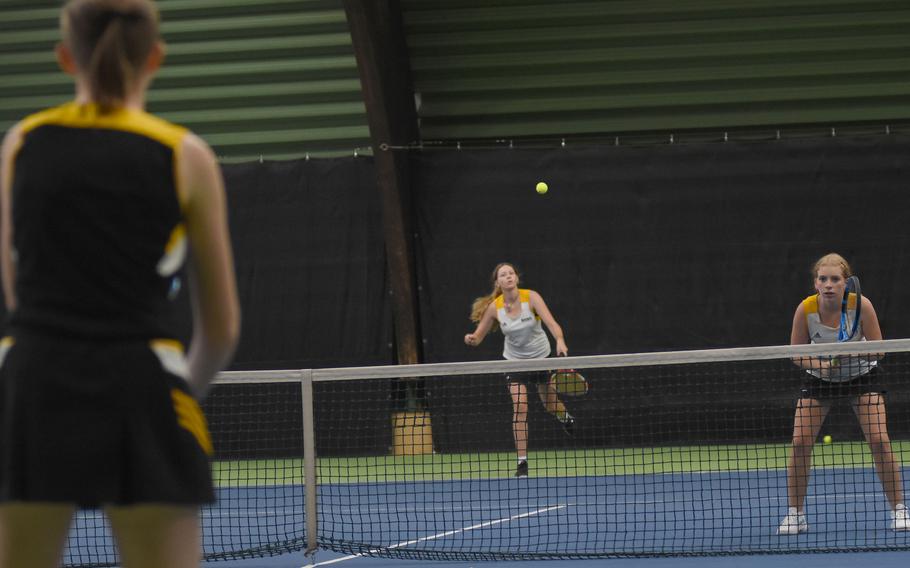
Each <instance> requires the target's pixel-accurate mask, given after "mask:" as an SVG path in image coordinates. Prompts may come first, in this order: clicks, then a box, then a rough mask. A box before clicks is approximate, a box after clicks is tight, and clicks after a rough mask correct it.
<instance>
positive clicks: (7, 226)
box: [0, 126, 21, 311]
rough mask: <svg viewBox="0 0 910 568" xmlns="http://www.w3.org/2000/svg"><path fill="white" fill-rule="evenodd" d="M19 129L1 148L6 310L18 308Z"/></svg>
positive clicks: (1, 265) (0, 242) (0, 252)
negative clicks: (16, 197)
mask: <svg viewBox="0 0 910 568" xmlns="http://www.w3.org/2000/svg"><path fill="white" fill-rule="evenodd" d="M20 139H21V135H20V132H19V127H18V126H15V127H13V128H11V129H10V130H9V132H8V133H7V134H6V137H5V138H4V140H3V146H2V148H0V271H2V273H3V300H4V302H5V303H6V309H7V310H8V311H12V310H13V309H15V307H16V290H15V287H14V286H15V282H16V261H15V259H14V258H13V257H14V253H13V212H12V204H13V199H12V191H13V154H14V152H15V151H16V148H18V146H19V142H20Z"/></svg>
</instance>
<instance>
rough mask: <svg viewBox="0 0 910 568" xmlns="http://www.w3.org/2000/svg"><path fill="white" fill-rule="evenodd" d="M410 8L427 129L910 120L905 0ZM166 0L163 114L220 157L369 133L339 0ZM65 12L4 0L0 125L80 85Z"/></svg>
mask: <svg viewBox="0 0 910 568" xmlns="http://www.w3.org/2000/svg"><path fill="white" fill-rule="evenodd" d="M377 1H382V0H377ZM401 2H402V11H403V19H404V22H405V30H406V41H407V44H408V47H409V50H410V54H411V67H412V76H413V79H414V87H415V90H416V92H417V94H418V101H419V109H418V114H419V116H420V129H421V137H422V139H423V140H425V141H429V140H447V141H452V140H469V139H497V138H511V137H549V136H572V135H576V136H582V135H592V136H595V135H613V134H624V133H648V132H658V131H661V132H666V131H678V130H687V129H705V130H712V129H713V130H717V129H736V128H754V127H758V126H773V127H788V126H795V125H825V126H837V127H841V126H845V125H850V124H877V123H899V122H901V121H905V122H906V121H910V33H907V31H906V30H907V29H910V1H908V0H599V1H597V0H589V1H573V0H560V1H555V0H401ZM158 4H159V6H160V8H161V11H162V15H163V19H164V25H163V33H164V36H165V39H166V40H167V41H168V43H169V60H168V62H167V64H166V65H165V68H164V69H163V70H162V72H161V74H160V77H159V79H158V81H157V83H156V85H155V88H154V89H153V90H152V94H151V97H150V99H149V107H150V110H152V111H153V112H157V113H160V114H162V115H163V116H164V117H165V118H168V119H170V120H173V121H175V122H178V123H181V124H185V125H187V126H189V127H190V128H193V129H194V130H196V131H197V132H199V133H200V134H202V135H203V136H204V137H205V138H206V139H207V140H209V142H210V143H211V144H212V145H213V146H214V147H215V149H216V152H217V153H218V154H219V155H220V156H222V157H223V158H224V159H226V160H247V159H258V157H259V156H263V157H266V158H290V157H300V156H303V155H306V154H307V153H309V154H311V155H333V154H334V155H337V154H347V153H351V152H352V151H354V149H355V148H365V147H368V146H369V131H368V128H367V120H366V116H365V110H364V106H363V103H362V95H361V92H360V82H359V79H358V73H357V69H356V62H355V60H354V56H353V52H352V47H351V39H350V34H349V32H348V28H347V23H346V21H345V15H344V10H343V9H342V6H341V2H340V0H160V1H159V2H158ZM59 5H60V2H59V1H49V0H3V1H2V2H0V78H2V80H0V129H3V130H5V129H6V128H7V127H8V126H9V125H10V124H12V122H13V121H14V120H16V119H18V118H19V117H21V116H22V115H24V114H26V113H28V112H31V111H33V110H36V109H38V108H41V107H45V106H49V105H52V104H56V103H59V102H62V101H64V100H66V99H67V98H69V97H70V96H71V86H70V82H69V80H68V79H67V78H66V77H65V76H64V75H63V74H61V73H59V72H58V71H57V70H56V66H55V64H54V61H53V54H52V51H51V49H52V46H53V44H54V43H55V42H56V41H57V21H56V18H57V11H58V8H59Z"/></svg>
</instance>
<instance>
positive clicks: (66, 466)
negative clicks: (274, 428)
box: [0, 0, 239, 568]
mask: <svg viewBox="0 0 910 568" xmlns="http://www.w3.org/2000/svg"><path fill="white" fill-rule="evenodd" d="M61 28H62V37H63V41H62V43H60V45H58V47H57V58H58V61H59V62H60V65H61V67H62V68H63V70H64V71H66V72H67V73H69V74H71V75H72V76H73V77H74V80H75V87H76V97H75V100H74V101H73V102H70V103H67V104H64V105H62V106H60V107H56V108H52V109H48V110H45V111H42V112H39V113H37V114H34V115H31V116H29V117H26V118H25V119H24V120H22V121H21V122H19V123H18V124H17V125H16V126H14V127H13V128H12V129H11V130H10V131H9V132H8V133H7V135H6V138H5V139H4V141H3V146H2V161H0V165H2V170H0V197H2V202H0V206H2V219H0V220H2V225H0V262H2V274H3V291H4V299H5V301H6V306H7V309H8V310H9V312H10V317H9V321H8V322H7V328H6V330H5V333H6V335H5V337H4V338H3V339H2V341H0V568H6V567H13V566H15V567H18V566H28V567H29V568H33V567H34V568H41V567H51V566H56V565H57V564H58V563H59V559H60V554H61V551H62V549H63V545H64V542H65V539H66V535H67V531H68V527H69V524H70V522H71V519H72V517H73V513H74V512H75V510H76V509H77V508H79V507H103V508H104V510H105V512H106V513H107V515H108V517H109V519H110V521H111V525H112V527H113V531H114V535H115V537H116V539H117V541H118V542H117V543H118V547H119V551H120V554H121V558H122V561H123V562H124V565H125V566H128V567H133V568H135V567H145V566H149V567H151V566H156V567H161V566H168V567H177V568H182V567H189V566H198V564H199V559H200V552H201V547H200V534H199V533H200V531H199V521H198V509H199V506H200V505H201V504H203V503H208V502H211V501H212V500H213V499H214V491H213V486H212V479H211V473H210V468H209V455H210V454H211V453H212V446H211V440H210V438H209V433H208V430H207V427H206V423H205V418H204V417H203V415H202V412H201V410H200V408H199V405H198V403H197V400H198V399H200V398H201V397H202V396H204V393H205V391H206V388H207V386H208V383H209V381H210V379H211V378H212V376H213V375H214V374H215V373H216V372H217V371H218V370H220V369H221V368H223V367H224V365H226V364H227V362H228V360H229V359H230V356H231V354H232V353H233V350H234V346H235V345H236V342H237V337H238V330H239V308H238V304H237V294H236V287H235V283H234V271H233V261H232V255H231V250H230V241H229V238H228V231H227V222H226V214H225V202H224V186H223V181H222V178H221V173H220V170H219V168H218V165H217V162H216V160H215V158H214V155H213V153H212V151H211V150H210V149H209V147H208V146H207V145H206V144H205V143H204V142H203V141H202V140H201V139H199V138H198V137H196V136H194V135H193V134H192V133H190V132H188V131H187V130H186V129H184V128H181V127H178V126H175V125H172V124H169V123H167V122H165V121H163V120H161V119H159V118H156V117H154V116H152V115H150V114H147V113H146V112H145V111H144V106H145V94H146V90H147V88H148V86H149V84H150V82H151V79H152V76H153V75H154V73H155V72H156V71H157V69H158V67H159V65H160V64H161V61H162V59H163V45H162V43H161V41H160V39H159V34H158V14H157V10H156V8H155V6H154V4H153V3H152V2H150V1H148V0H72V1H70V2H67V4H66V5H65V6H64V8H63V12H62V17H61ZM187 257H188V258H189V259H190V262H189V263H188V272H189V276H190V284H191V286H190V293H191V301H192V305H193V314H194V326H193V329H194V332H193V338H192V342H191V344H190V350H189V353H188V354H187V355H186V356H185V355H184V349H183V346H182V345H181V344H180V342H179V341H177V340H176V339H175V338H176V330H175V329H174V327H173V324H172V321H174V319H175V318H174V310H175V306H174V305H173V303H172V301H171V299H170V298H169V293H168V292H169V290H170V288H171V285H172V282H173V280H174V278H175V277H176V273H177V272H178V271H179V270H180V268H181V267H182V266H183V264H184V260H185V259H186V258H187Z"/></svg>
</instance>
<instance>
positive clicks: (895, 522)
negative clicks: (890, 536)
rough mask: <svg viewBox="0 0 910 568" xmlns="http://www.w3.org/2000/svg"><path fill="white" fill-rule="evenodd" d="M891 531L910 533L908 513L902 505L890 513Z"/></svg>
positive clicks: (909, 516) (909, 513)
mask: <svg viewBox="0 0 910 568" xmlns="http://www.w3.org/2000/svg"><path fill="white" fill-rule="evenodd" d="M891 530H894V531H910V512H908V511H907V506H906V505H904V504H903V503H901V504H900V505H898V506H897V507H895V508H894V510H893V511H891Z"/></svg>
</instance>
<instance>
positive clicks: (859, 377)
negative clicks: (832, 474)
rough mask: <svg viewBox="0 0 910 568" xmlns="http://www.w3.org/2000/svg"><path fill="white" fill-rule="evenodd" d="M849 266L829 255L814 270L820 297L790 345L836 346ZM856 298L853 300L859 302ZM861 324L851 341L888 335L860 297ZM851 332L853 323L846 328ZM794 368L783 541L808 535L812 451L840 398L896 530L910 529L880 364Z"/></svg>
mask: <svg viewBox="0 0 910 568" xmlns="http://www.w3.org/2000/svg"><path fill="white" fill-rule="evenodd" d="M851 275H852V271H851V270H850V265H849V264H847V261H846V260H844V258H843V257H842V256H841V255H839V254H835V253H831V254H827V255H825V256H823V257H821V258H820V259H818V261H817V262H816V263H815V266H814V268H813V270H812V276H813V280H814V282H815V291H816V293H815V294H813V295H812V296H809V297H808V298H806V299H805V300H803V301H802V302H800V304H799V305H798V306H797V307H796V313H795V314H794V315H793V327H792V329H791V331H790V343H791V344H792V345H803V344H806V343H834V342H836V341H837V340H838V330H839V329H840V325H841V304H842V302H843V299H844V294H846V293H847V279H848V278H849V277H850V276H851ZM855 299H856V296H855V295H854V296H853V297H852V298H849V297H848V302H855ZM861 308H862V309H861V310H860V314H861V315H860V322H859V328H858V329H857V333H856V335H855V336H854V338H853V339H852V340H851V341H865V340H867V339H868V340H871V341H875V340H879V339H881V338H882V330H881V327H880V326H879V323H878V316H877V315H876V313H875V308H874V307H873V306H872V302H870V301H869V299H868V298H866V297H865V296H863V297H862V306H861ZM846 323H847V326H848V327H849V326H852V324H853V322H852V321H848V322H846ZM794 362H795V363H796V364H797V365H799V366H800V367H802V368H803V369H805V371H806V380H805V383H804V384H803V388H802V393H801V396H800V399H799V402H798V403H797V405H796V415H795V417H794V419H793V445H792V446H791V449H790V461H789V463H788V465H787V498H788V510H787V514H786V515H785V516H784V519H783V520H782V521H781V524H780V526H779V527H778V529H777V534H779V535H797V534H800V533H803V532H806V531H808V530H809V523H808V520H807V518H806V513H805V510H804V506H805V503H806V491H807V489H808V486H809V470H810V468H811V467H812V448H813V446H814V445H815V439H816V438H817V437H818V433H819V430H821V427H822V424H823V423H824V422H825V417H826V416H827V415H828V411H829V410H830V409H831V405H832V404H833V403H834V401H836V400H838V399H845V400H848V401H849V402H850V403H851V404H852V405H853V412H854V413H855V414H856V417H857V419H858V420H859V425H860V427H861V428H862V430H863V435H864V436H865V437H866V441H867V442H868V443H869V449H870V450H871V451H872V459H873V461H874V462H875V470H876V472H877V473H878V477H879V479H881V482H882V488H883V489H884V491H885V496H886V497H887V499H888V503H889V504H890V505H891V525H890V526H891V528H892V529H893V530H899V531H904V530H910V518H908V515H907V507H906V506H905V505H904V490H903V486H902V481H901V472H900V463H899V461H898V460H897V458H896V457H895V455H894V452H893V451H892V449H891V439H890V438H889V437H888V426H887V417H886V413H885V398H884V395H883V391H882V389H881V387H880V385H879V384H878V374H879V368H878V361H877V360H876V358H875V357H874V356H864V357H859V356H857V357H850V358H848V359H847V360H846V361H844V358H839V359H837V360H833V359H830V358H820V357H800V358H798V359H795V360H794Z"/></svg>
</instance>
